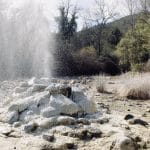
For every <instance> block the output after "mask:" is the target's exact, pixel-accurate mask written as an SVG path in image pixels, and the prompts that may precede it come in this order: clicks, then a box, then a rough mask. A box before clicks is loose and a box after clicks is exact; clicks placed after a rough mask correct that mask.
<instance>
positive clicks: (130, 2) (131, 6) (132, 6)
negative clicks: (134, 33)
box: [126, 0, 137, 30]
mask: <svg viewBox="0 0 150 150" xmlns="http://www.w3.org/2000/svg"><path fill="white" fill-rule="evenodd" d="M126 4H127V9H128V11H129V15H130V17H131V19H130V24H131V28H132V30H133V29H134V27H135V23H136V18H135V14H136V12H137V1H135V0H126Z"/></svg>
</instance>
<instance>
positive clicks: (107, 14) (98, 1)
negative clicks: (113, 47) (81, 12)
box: [87, 0, 117, 55]
mask: <svg viewBox="0 0 150 150" xmlns="http://www.w3.org/2000/svg"><path fill="white" fill-rule="evenodd" d="M114 10H115V8H114V7H113V6H112V8H110V7H109V6H108V5H107V4H106V1H105V0H95V9H94V10H93V12H92V14H90V15H89V18H87V19H88V21H89V22H90V23H91V26H93V25H94V26H95V27H96V30H95V31H94V35H93V36H94V39H95V40H96V41H95V44H94V45H95V48H96V49H97V51H98V55H101V52H102V51H103V44H104V43H103V33H104V30H105V28H106V25H107V23H108V22H110V21H112V20H113V19H114V18H115V17H116V15H117V13H115V11H114ZM90 23H89V24H90Z"/></svg>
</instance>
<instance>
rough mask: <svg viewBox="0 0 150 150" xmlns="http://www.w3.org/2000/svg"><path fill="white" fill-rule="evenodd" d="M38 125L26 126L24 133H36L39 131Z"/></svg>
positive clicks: (30, 124)
mask: <svg viewBox="0 0 150 150" xmlns="http://www.w3.org/2000/svg"><path fill="white" fill-rule="evenodd" d="M37 127H38V126H37V124H36V123H29V124H27V125H25V126H24V131H25V132H26V133H31V132H34V131H35V130H36V129H37Z"/></svg>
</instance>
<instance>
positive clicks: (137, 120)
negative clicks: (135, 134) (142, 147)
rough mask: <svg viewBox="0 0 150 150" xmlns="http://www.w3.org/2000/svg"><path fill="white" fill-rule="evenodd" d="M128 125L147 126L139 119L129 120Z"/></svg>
mask: <svg viewBox="0 0 150 150" xmlns="http://www.w3.org/2000/svg"><path fill="white" fill-rule="evenodd" d="M129 124H139V125H142V126H147V125H148V123H147V122H146V121H143V120H141V119H132V120H129Z"/></svg>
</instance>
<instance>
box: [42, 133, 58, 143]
mask: <svg viewBox="0 0 150 150" xmlns="http://www.w3.org/2000/svg"><path fill="white" fill-rule="evenodd" d="M42 138H43V139H44V140H46V141H48V142H53V141H54V139H55V137H54V135H53V134H44V135H43V136H42Z"/></svg>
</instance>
